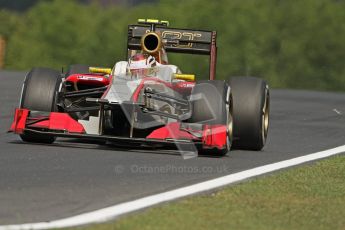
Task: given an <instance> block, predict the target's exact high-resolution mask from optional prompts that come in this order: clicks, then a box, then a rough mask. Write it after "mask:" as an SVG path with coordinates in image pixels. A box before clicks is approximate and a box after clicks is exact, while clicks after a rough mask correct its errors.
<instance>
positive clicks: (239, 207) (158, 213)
mask: <svg viewBox="0 0 345 230" xmlns="http://www.w3.org/2000/svg"><path fill="white" fill-rule="evenodd" d="M86 229H97V230H101V229H255V230H257V229H265V230H267V229H332V230H334V229H345V156H344V155H340V156H335V157H332V158H330V159H326V160H323V161H320V162H316V163H313V164H309V165H303V166H299V167H295V168H292V169H288V170H285V171H282V172H279V173H275V174H274V175H268V176H265V177H260V178H257V179H253V180H251V181H248V182H244V183H242V184H238V185H235V186H230V187H228V188H226V189H223V190H221V191H219V192H214V193H210V194H204V195H198V196H195V197H189V198H186V199H182V200H179V201H176V202H171V203H167V204H164V205H161V206H158V207H154V208H150V209H148V210H146V211H143V212H138V213H134V214H131V215H128V216H125V217H122V218H120V219H119V220H117V221H114V222H111V223H106V224H101V225H93V226H88V227H86Z"/></svg>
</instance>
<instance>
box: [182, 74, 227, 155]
mask: <svg viewBox="0 0 345 230" xmlns="http://www.w3.org/2000/svg"><path fill="white" fill-rule="evenodd" d="M191 100H192V107H193V112H192V117H191V118H190V119H189V120H188V122H190V123H201V124H208V125H215V124H224V125H226V126H227V146H226V149H224V150H222V151H219V150H216V151H208V150H207V151H205V150H201V151H199V152H200V153H201V154H209V153H210V154H212V155H218V156H223V155H225V154H226V153H227V152H228V151H229V150H230V148H231V143H232V130H233V121H232V95H231V92H230V87H229V85H228V84H227V83H226V82H225V81H215V80H213V81H209V80H205V81H198V82H197V83H196V85H195V86H194V88H193V90H192V94H191Z"/></svg>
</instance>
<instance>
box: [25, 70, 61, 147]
mask: <svg viewBox="0 0 345 230" xmlns="http://www.w3.org/2000/svg"><path fill="white" fill-rule="evenodd" d="M60 83H61V75H60V73H59V72H58V71H55V70H52V69H48V68H33V69H32V70H31V71H30V72H29V73H28V74H27V75H26V77H25V80H24V84H23V93H22V96H21V101H20V107H21V108H25V109H29V110H30V111H42V112H54V111H57V106H56V97H57V91H58V89H59V86H60ZM20 137H21V139H22V140H23V141H27V142H38V143H53V142H54V141H55V137H52V136H47V135H41V134H28V133H24V134H21V135H20Z"/></svg>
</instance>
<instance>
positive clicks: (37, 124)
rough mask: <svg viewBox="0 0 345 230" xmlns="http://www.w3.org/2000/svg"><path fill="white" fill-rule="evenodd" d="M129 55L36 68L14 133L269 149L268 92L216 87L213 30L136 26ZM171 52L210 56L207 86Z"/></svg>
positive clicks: (244, 81)
mask: <svg viewBox="0 0 345 230" xmlns="http://www.w3.org/2000/svg"><path fill="white" fill-rule="evenodd" d="M127 50H128V55H127V58H128V61H120V62H117V63H116V64H115V66H114V67H113V68H94V67H88V66H84V65H72V66H70V67H69V69H68V71H67V73H59V72H58V71H55V70H52V69H47V68H33V69H32V70H31V71H30V72H29V73H28V74H27V76H26V78H25V81H24V84H23V88H22V96H21V100H20V107H19V108H17V109H16V111H15V117H14V122H13V124H12V126H11V129H10V131H13V132H14V133H16V134H19V135H20V137H21V139H22V140H23V141H26V142H38V143H53V142H54V141H55V139H56V137H65V138H68V137H70V138H85V139H89V140H100V141H102V142H104V143H106V142H111V143H113V144H119V145H129V146H137V147H148V146H149V147H150V146H151V147H155V148H157V147H163V148H166V147H172V148H177V149H178V150H180V151H181V152H183V151H192V152H198V153H199V154H201V153H206V154H211V155H224V154H226V153H227V152H228V151H229V150H230V148H231V147H236V148H240V149H250V150H261V149H262V148H263V147H264V145H265V142H266V138H267V132H268V123H269V104H270V103H269V89H268V85H267V84H266V82H265V81H264V80H262V79H259V78H254V77H234V78H229V79H228V80H225V81H224V80H215V75H216V73H215V69H216V51H217V47H216V32H215V31H203V30H188V29H176V28H169V27H168V22H166V21H158V20H139V21H138V24H137V25H129V26H128V45H127ZM169 52H179V53H190V54H205V55H209V56H210V62H209V63H210V64H209V70H210V71H209V80H200V81H195V75H193V74H183V73H182V72H181V71H180V69H179V68H178V67H177V66H175V65H171V64H169V62H168V57H167V53H169ZM196 67H197V66H196Z"/></svg>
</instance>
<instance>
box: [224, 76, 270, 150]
mask: <svg viewBox="0 0 345 230" xmlns="http://www.w3.org/2000/svg"><path fill="white" fill-rule="evenodd" d="M229 84H230V87H231V91H232V97H233V122H234V124H233V125H234V130H233V135H234V142H233V147H234V148H237V149H246V150H261V149H262V148H263V147H264V145H265V143H266V140H267V134H268V127H269V111H270V95H269V88H268V85H267V83H266V82H265V81H264V80H262V79H260V78H255V77H233V78H230V80H229Z"/></svg>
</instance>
